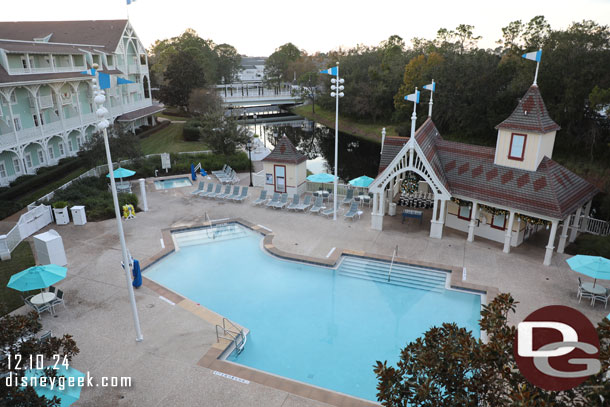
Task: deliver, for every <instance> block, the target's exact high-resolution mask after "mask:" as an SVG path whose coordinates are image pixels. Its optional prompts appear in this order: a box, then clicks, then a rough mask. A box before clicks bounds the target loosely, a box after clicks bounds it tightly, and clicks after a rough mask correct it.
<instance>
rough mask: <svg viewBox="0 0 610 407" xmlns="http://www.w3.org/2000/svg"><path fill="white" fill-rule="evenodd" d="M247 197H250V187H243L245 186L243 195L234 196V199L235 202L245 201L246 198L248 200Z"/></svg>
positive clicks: (242, 191)
mask: <svg viewBox="0 0 610 407" xmlns="http://www.w3.org/2000/svg"><path fill="white" fill-rule="evenodd" d="M246 198H248V187H243V188H242V189H241V195H239V196H238V197H236V198H233V200H234V201H235V202H243V201H245V200H246Z"/></svg>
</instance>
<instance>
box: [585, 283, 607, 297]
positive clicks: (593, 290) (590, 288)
mask: <svg viewBox="0 0 610 407" xmlns="http://www.w3.org/2000/svg"><path fill="white" fill-rule="evenodd" d="M582 289H583V290H585V291H588V292H590V293H593V294H595V295H604V294H606V288H605V287H603V286H601V285H599V284H595V287H593V283H589V282H586V283H582Z"/></svg>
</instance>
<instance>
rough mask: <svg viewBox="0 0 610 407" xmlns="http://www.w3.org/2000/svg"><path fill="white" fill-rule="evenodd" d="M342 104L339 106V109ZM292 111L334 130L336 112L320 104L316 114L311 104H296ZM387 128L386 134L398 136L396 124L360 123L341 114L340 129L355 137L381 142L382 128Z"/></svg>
mask: <svg viewBox="0 0 610 407" xmlns="http://www.w3.org/2000/svg"><path fill="white" fill-rule="evenodd" d="M340 110H341V106H339V111H340ZM290 111H291V112H293V113H294V114H297V115H299V116H303V117H305V118H307V119H309V120H313V121H315V122H317V123H321V124H323V125H325V126H326V127H329V128H331V129H333V130H334V128H335V112H334V110H333V111H330V110H326V109H323V108H322V107H320V106H319V105H316V106H315V111H316V112H315V114H313V113H312V112H311V105H301V106H295V107H293V108H291V109H290ZM383 127H385V128H386V136H398V132H397V131H396V128H395V127H394V125H385V126H384V125H383V124H376V123H359V122H357V121H355V120H352V119H348V118H345V117H341V116H339V130H340V131H341V132H343V133H347V134H350V135H352V136H354V137H358V138H360V139H364V140H367V141H372V142H374V143H379V144H381V129H383Z"/></svg>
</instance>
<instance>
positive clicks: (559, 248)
mask: <svg viewBox="0 0 610 407" xmlns="http://www.w3.org/2000/svg"><path fill="white" fill-rule="evenodd" d="M570 219H571V218H570V217H569V216H568V217H567V218H565V219H564V220H563V227H562V228H561V235H559V244H558V245H557V253H563V250H564V249H565V247H566V240H568V226H569V224H570Z"/></svg>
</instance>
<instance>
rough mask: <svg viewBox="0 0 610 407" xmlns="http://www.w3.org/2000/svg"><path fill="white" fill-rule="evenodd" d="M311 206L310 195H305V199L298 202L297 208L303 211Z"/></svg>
mask: <svg viewBox="0 0 610 407" xmlns="http://www.w3.org/2000/svg"><path fill="white" fill-rule="evenodd" d="M310 206H311V195H305V199H304V200H303V203H302V204H298V205H297V208H296V209H298V210H300V211H303V212H305V211H306V210H307V209H308V208H309V207H310Z"/></svg>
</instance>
